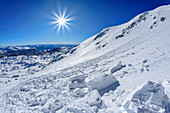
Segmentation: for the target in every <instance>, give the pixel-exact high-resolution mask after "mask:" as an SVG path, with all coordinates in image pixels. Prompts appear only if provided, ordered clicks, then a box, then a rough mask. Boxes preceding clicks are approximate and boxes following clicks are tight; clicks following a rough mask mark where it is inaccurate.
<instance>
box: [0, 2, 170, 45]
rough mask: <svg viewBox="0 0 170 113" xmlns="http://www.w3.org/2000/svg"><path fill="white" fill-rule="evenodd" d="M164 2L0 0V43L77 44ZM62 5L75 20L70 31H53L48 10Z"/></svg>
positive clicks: (50, 14)
mask: <svg viewBox="0 0 170 113" xmlns="http://www.w3.org/2000/svg"><path fill="white" fill-rule="evenodd" d="M166 4H170V0H0V46H7V45H21V44H36V43H37V44H39V43H43V44H45V43H81V42H82V41H84V40H85V39H87V38H89V37H91V36H93V35H94V34H96V33H98V32H100V30H102V29H103V28H106V27H110V26H115V25H119V24H122V23H125V22H128V21H129V20H130V19H132V18H133V17H134V16H136V15H138V14H140V13H142V12H144V11H147V10H152V9H154V8H156V7H158V6H161V5H166ZM63 7H64V8H67V9H68V13H70V14H71V15H72V16H73V17H75V19H74V20H72V21H70V23H71V25H70V27H71V30H64V31H62V30H61V31H60V32H57V30H56V29H55V26H54V25H49V22H50V21H51V16H52V12H51V11H52V10H55V11H56V12H57V11H58V10H59V9H62V8H63Z"/></svg>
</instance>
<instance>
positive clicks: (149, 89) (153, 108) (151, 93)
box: [124, 81, 169, 113]
mask: <svg viewBox="0 0 170 113" xmlns="http://www.w3.org/2000/svg"><path fill="white" fill-rule="evenodd" d="M168 100H169V98H168V97H167V95H166V94H165V92H164V87H163V86H162V84H161V83H155V82H151V81H149V82H147V83H145V84H144V85H143V86H142V88H141V89H140V90H138V91H136V92H135V94H134V95H132V98H131V100H129V101H127V102H126V104H125V105H124V108H125V109H126V110H127V111H132V112H140V113H141V112H142V113H144V112H147V113H148V112H152V113H153V112H154V113H155V112H162V111H164V110H165V108H166V107H167V106H168Z"/></svg>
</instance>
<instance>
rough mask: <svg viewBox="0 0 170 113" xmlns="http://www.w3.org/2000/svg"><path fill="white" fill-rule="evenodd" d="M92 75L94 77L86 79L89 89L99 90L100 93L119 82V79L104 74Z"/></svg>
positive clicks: (96, 73)
mask: <svg viewBox="0 0 170 113" xmlns="http://www.w3.org/2000/svg"><path fill="white" fill-rule="evenodd" d="M92 74H93V75H92V76H89V77H87V78H86V79H85V82H86V85H87V87H88V88H90V89H92V90H94V89H97V90H98V91H101V90H103V89H105V88H108V87H109V86H112V85H113V84H114V83H116V82H117V79H116V78H115V77H113V76H112V75H110V74H105V73H102V72H95V73H92Z"/></svg>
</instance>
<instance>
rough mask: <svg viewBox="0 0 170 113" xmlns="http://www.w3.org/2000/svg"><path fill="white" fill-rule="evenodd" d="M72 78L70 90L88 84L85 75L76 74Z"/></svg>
mask: <svg viewBox="0 0 170 113" xmlns="http://www.w3.org/2000/svg"><path fill="white" fill-rule="evenodd" d="M70 80H71V84H69V89H70V90H73V89H76V88H83V87H86V84H85V81H84V80H85V76H83V75H78V76H74V77H72V78H70Z"/></svg>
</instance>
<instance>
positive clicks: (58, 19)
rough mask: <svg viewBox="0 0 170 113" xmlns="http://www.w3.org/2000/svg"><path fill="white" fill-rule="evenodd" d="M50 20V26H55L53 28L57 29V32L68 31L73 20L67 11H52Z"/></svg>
mask: <svg viewBox="0 0 170 113" xmlns="http://www.w3.org/2000/svg"><path fill="white" fill-rule="evenodd" d="M51 19H52V21H51V22H50V25H55V28H57V31H58V32H59V31H61V30H70V26H71V21H72V20H74V17H73V16H70V15H69V13H68V11H67V10H64V11H61V10H60V11H55V10H52V17H51Z"/></svg>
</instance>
